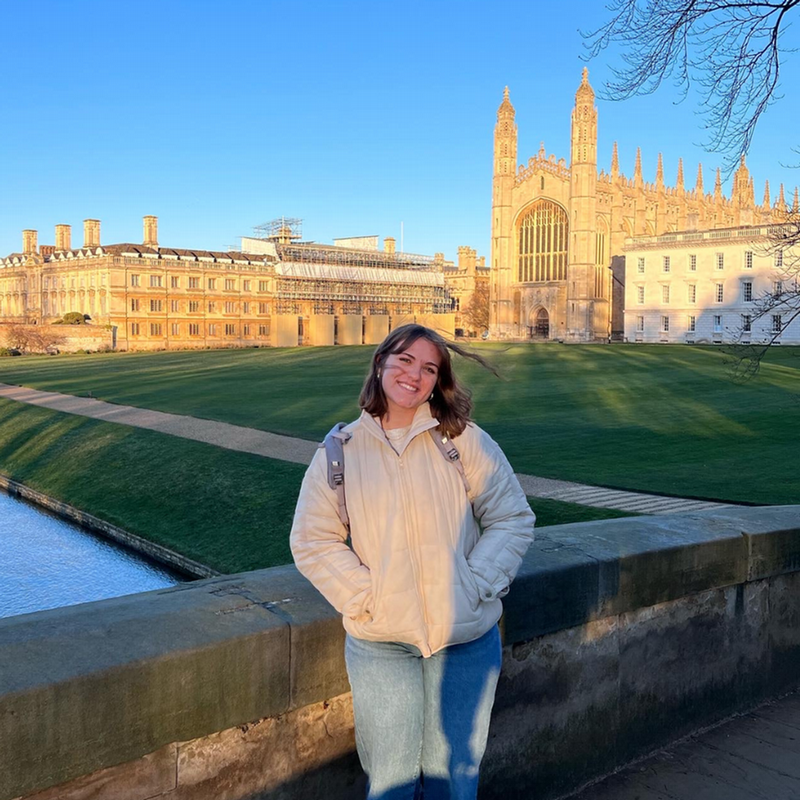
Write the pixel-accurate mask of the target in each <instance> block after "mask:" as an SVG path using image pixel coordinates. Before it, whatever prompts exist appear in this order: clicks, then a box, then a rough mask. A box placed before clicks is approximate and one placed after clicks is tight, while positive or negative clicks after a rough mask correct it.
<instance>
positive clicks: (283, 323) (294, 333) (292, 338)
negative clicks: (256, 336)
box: [270, 314, 300, 347]
mask: <svg viewBox="0 0 800 800" xmlns="http://www.w3.org/2000/svg"><path fill="white" fill-rule="evenodd" d="M299 331H300V327H299V322H298V317H297V314H273V316H272V319H271V320H270V344H271V345H272V346H273V347H297V344H298V341H299V336H300V333H299Z"/></svg>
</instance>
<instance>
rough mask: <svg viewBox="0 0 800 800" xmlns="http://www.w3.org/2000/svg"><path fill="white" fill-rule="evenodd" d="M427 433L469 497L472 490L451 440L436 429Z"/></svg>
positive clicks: (459, 455) (456, 449)
mask: <svg viewBox="0 0 800 800" xmlns="http://www.w3.org/2000/svg"><path fill="white" fill-rule="evenodd" d="M428 433H429V434H430V435H431V438H432V439H433V443H434V444H435V445H436V447H437V448H438V450H439V452H440V453H441V454H442V455H443V456H444V458H446V459H447V460H448V461H449V462H450V463H451V464H452V465H453V466H454V467H455V468H456V469H457V470H458V474H459V475H460V476H461V482H462V483H463V484H464V489H465V490H466V492H467V496H468V497H469V493H470V491H472V490H471V488H470V485H469V481H468V480H467V473H466V472H465V471H464V465H463V464H462V463H461V454H460V453H459V452H458V448H457V447H456V446H455V445H454V444H453V440H452V439H451V438H450V437H449V436H448V435H447V434H446V433H442V432H441V431H437V430H436V428H431V429H430V430H429V431H428Z"/></svg>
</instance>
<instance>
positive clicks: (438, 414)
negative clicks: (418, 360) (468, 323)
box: [358, 324, 498, 437]
mask: <svg viewBox="0 0 800 800" xmlns="http://www.w3.org/2000/svg"><path fill="white" fill-rule="evenodd" d="M417 339H427V340H428V341H429V342H430V343H431V344H432V345H433V346H434V347H435V348H436V349H437V350H438V351H439V358H440V362H441V363H440V364H439V372H438V376H437V378H436V386H435V387H434V390H433V397H432V398H431V399H430V401H429V402H430V406H431V414H432V415H433V417H434V418H435V419H437V420H439V430H441V431H442V432H443V433H446V434H447V435H448V436H450V437H454V436H458V435H460V434H462V433H463V432H464V428H466V427H467V423H468V422H469V421H470V414H471V413H472V399H471V393H470V391H469V389H467V388H466V387H464V386H461V385H460V384H459V383H458V381H457V380H456V376H455V374H454V373H453V365H452V360H451V358H450V353H451V351H452V352H453V353H458V355H460V356H461V357H462V358H469V359H471V360H472V361H477V362H478V363H479V364H480V365H481V366H483V367H485V368H486V369H488V370H489V371H490V372H492V373H494V374H495V375H497V374H498V373H497V370H496V369H495V367H493V366H492V365H491V364H490V363H489V362H488V361H486V360H485V359H483V358H481V357H480V356H479V355H477V354H475V353H470V352H469V351H468V350H465V349H464V348H463V347H459V345H457V344H455V342H449V341H447V340H446V339H445V338H444V337H442V336H440V335H439V334H438V333H436V331H433V330H431V329H430V328H426V327H425V326H424V325H413V324H412V325H402V326H401V327H399V328H395V329H394V330H393V331H392V332H391V333H390V334H389V335H388V336H387V337H386V338H385V339H384V340H383V341H382V342H381V343H380V344H379V345H378V348H377V350H375V353H374V355H373V357H372V363H371V365H370V369H369V374H368V375H367V379H366V380H365V381H364V386H363V388H362V389H361V395H360V396H359V398H358V404H359V406H360V407H361V408H363V409H364V411H366V412H367V413H368V414H372V416H374V417H382V416H383V415H384V414H385V413H386V410H387V403H386V395H385V394H384V392H383V386H382V385H381V378H380V370H381V367H383V364H384V362H385V361H386V357H387V356H388V355H390V354H391V353H402V352H403V351H405V350H407V349H408V348H409V347H410V346H411V345H412V344H414V342H416V341H417Z"/></svg>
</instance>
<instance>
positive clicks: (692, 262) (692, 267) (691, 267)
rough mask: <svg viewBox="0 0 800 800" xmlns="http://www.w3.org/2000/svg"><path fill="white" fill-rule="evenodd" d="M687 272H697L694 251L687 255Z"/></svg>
mask: <svg viewBox="0 0 800 800" xmlns="http://www.w3.org/2000/svg"><path fill="white" fill-rule="evenodd" d="M689 272H697V256H696V255H695V254H694V253H692V254H691V255H690V256H689Z"/></svg>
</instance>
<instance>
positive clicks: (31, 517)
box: [0, 489, 186, 617]
mask: <svg viewBox="0 0 800 800" xmlns="http://www.w3.org/2000/svg"><path fill="white" fill-rule="evenodd" d="M181 580H186V579H185V578H183V577H181V576H180V575H178V574H177V573H174V572H172V571H170V570H169V569H166V568H165V567H161V566H158V565H156V564H154V563H153V562H151V561H148V560H147V559H145V558H143V557H141V556H139V555H138V554H136V553H133V552H131V551H129V550H125V549H123V548H121V547H118V546H117V545H115V544H113V543H111V542H109V541H107V540H105V539H101V538H100V537H98V536H95V535H93V534H91V533H88V532H87V531H85V530H84V529H83V528H81V527H79V526H77V525H73V524H72V523H69V522H65V521H64V520H62V519H60V518H59V517H57V516H55V515H54V514H51V513H50V512H48V511H43V510H42V509H40V508H38V507H37V506H35V505H33V504H31V503H28V502H27V501H25V500H20V499H17V498H16V497H11V496H10V495H8V494H6V492H4V491H3V490H2V489H0V617H11V616H14V615H16V614H27V613H30V612H32V611H42V610H44V609H46V608H58V607H60V606H69V605H74V604H75V603H87V602H89V601H91V600H102V599H104V598H107V597H119V596H120V595H123V594H135V593H136V592H146V591H149V590H151V589H161V588H164V587H165V586H174V585H175V584H176V583H179V582H180V581H181Z"/></svg>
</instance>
